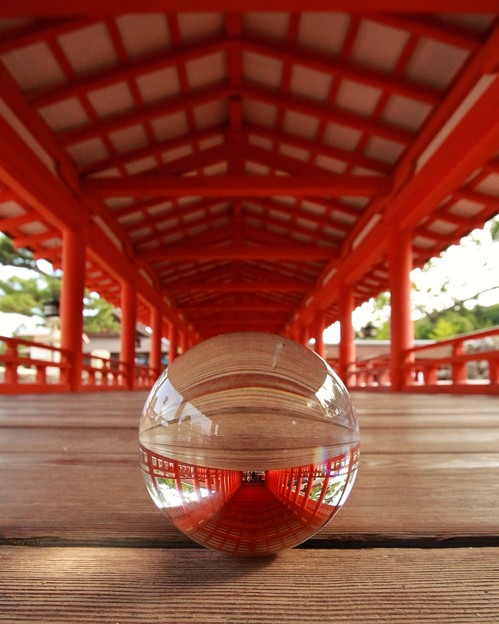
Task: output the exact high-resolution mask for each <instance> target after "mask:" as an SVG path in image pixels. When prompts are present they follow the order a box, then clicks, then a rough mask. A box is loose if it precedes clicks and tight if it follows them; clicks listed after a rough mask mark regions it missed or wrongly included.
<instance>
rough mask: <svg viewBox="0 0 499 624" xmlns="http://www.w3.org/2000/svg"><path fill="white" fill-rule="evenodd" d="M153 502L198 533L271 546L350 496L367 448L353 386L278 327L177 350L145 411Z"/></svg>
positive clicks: (309, 531) (299, 534)
mask: <svg viewBox="0 0 499 624" xmlns="http://www.w3.org/2000/svg"><path fill="white" fill-rule="evenodd" d="M139 442H140V460H141V466H142V471H143V475H144V479H145V482H146V486H147V489H148V491H149V493H150V495H151V497H152V499H153V500H154V502H155V503H156V505H157V506H158V507H159V508H160V509H161V510H162V511H163V512H164V513H165V514H166V515H167V516H168V517H169V518H170V519H171V521H172V522H173V523H174V524H175V526H176V527H177V528H178V529H180V530H181V531H182V532H183V533H185V534H186V535H187V536H189V537H190V538H191V539H193V540H195V541H196V542H199V543H200V544H203V545H205V546H207V547H209V548H214V549H217V550H222V551H225V552H230V553H234V554H241V555H256V554H268V553H275V552H278V551H279V550H282V549H284V548H291V547H293V546H296V545H297V544H299V543H301V542H303V541H305V540H306V539H308V538H310V537H311V536H312V535H314V534H315V533H316V532H317V531H318V530H319V529H320V528H321V527H323V526H324V524H325V523H326V522H328V521H329V520H330V519H331V518H332V517H333V516H334V515H335V513H336V512H337V511H338V510H339V509H340V508H341V506H342V505H343V503H344V502H345V501H346V499H347V497H348V495H349V492H350V490H351V488H352V486H353V483H354V480H355V476H356V473H357V467H358V460H359V428H358V424H357V419H356V416H355V410H354V408H353V405H352V402H351V400H350V397H349V394H348V392H347V390H346V388H345V386H344V385H343V383H342V382H341V380H340V379H339V378H338V376H337V375H336V374H335V373H334V371H333V370H332V369H331V367H330V366H329V365H328V364H327V363H326V362H325V361H324V360H323V359H322V358H320V357H319V356H318V355H317V354H316V353H314V352H313V351H311V350H310V349H307V348H305V347H303V346H302V345H299V344H298V343H296V342H293V341H292V340H288V339H286V338H283V337H281V336H277V335H274V334H265V333H257V332H243V333H238V334H224V335H221V336H217V337H216V338H211V339H209V340H206V341H205V342H202V343H200V344H198V345H196V346H195V347H193V348H192V349H190V350H188V351H187V352H186V353H184V354H183V355H181V356H180V357H178V358H177V359H175V360H174V361H173V362H172V363H171V364H170V366H169V367H168V368H167V369H166V370H165V371H164V372H163V373H162V375H161V376H160V377H159V378H158V380H157V381H156V383H155V385H154V387H153V388H152V390H151V392H150V394H149V396H148V398H147V401H146V404H145V407H144V410H143V413H142V418H141V421H140V431H139Z"/></svg>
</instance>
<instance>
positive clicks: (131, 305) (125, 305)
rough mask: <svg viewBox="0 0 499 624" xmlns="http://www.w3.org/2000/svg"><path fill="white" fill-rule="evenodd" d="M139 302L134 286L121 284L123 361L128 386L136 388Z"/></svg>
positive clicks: (131, 388)
mask: <svg viewBox="0 0 499 624" xmlns="http://www.w3.org/2000/svg"><path fill="white" fill-rule="evenodd" d="M136 323H137V301H136V297H135V288H134V285H133V284H132V283H131V282H129V281H123V282H122V284H121V361H122V362H123V363H124V364H125V366H126V370H127V386H128V388H129V390H133V388H134V387H135V338H136V327H135V326H136Z"/></svg>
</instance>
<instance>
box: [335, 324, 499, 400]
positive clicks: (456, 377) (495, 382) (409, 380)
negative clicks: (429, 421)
mask: <svg viewBox="0 0 499 624" xmlns="http://www.w3.org/2000/svg"><path fill="white" fill-rule="evenodd" d="M405 355H406V358H405V361H406V364H405V367H404V372H405V374H404V379H405V383H404V386H403V390H404V391H406V392H451V393H477V394H499V327H497V326H496V327H491V328H489V329H486V330H480V331H476V332H471V333H468V334H462V335H460V336H456V337H455V338H450V339H448V340H440V341H437V342H434V343H430V344H424V345H418V346H415V347H414V348H412V349H408V350H407V351H406V352H405ZM390 363H391V359H390V355H389V354H384V355H381V356H375V357H372V358H366V359H363V360H357V361H355V362H350V363H349V364H348V368H347V373H346V379H345V382H346V384H347V386H348V387H349V389H351V390H370V391H372V390H389V389H390V388H391V379H390V374H391V373H390ZM332 364H333V365H334V363H332Z"/></svg>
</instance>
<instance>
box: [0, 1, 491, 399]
mask: <svg viewBox="0 0 499 624" xmlns="http://www.w3.org/2000/svg"><path fill="white" fill-rule="evenodd" d="M263 4H265V6H263ZM262 8H263V10H262ZM497 19H498V14H497V3H496V2H495V1H494V0H474V1H471V0H460V1H458V2H449V1H442V2H438V3H436V4H435V3H432V2H429V1H428V0H418V1H417V2H404V3H398V2H394V1H393V0H373V1H372V2H370V3H369V10H368V11H367V10H366V9H365V8H363V5H362V4H361V3H355V2H354V3H342V2H324V1H323V0H317V1H314V0H312V1H311V2H290V3H289V5H288V3H287V2H286V1H285V0H271V1H270V2H268V3H261V2H258V1H256V2H251V1H250V2H213V3H203V2H191V3H189V12H183V11H181V10H179V5H178V2H172V1H171V0H161V1H159V0H157V1H154V0H148V1H146V2H141V1H140V2H139V0H131V1H129V2H127V3H126V10H125V8H124V5H123V4H122V3H121V2H118V1H117V0H116V1H110V2H106V3H98V2H94V1H93V0H83V1H81V2H78V3H76V4H75V6H72V5H68V3H67V2H62V1H61V0H56V1H54V0H50V1H49V0H40V1H39V2H37V3H36V9H35V8H34V5H33V3H32V2H30V1H28V0H19V1H17V2H15V3H14V2H2V4H1V6H0V230H1V231H2V232H5V233H7V234H8V235H9V236H11V237H12V239H13V241H14V244H15V245H17V246H26V247H29V248H30V249H31V250H32V251H33V252H34V253H35V255H36V257H38V258H45V259H47V260H50V261H51V262H53V263H54V266H55V267H60V268H61V269H62V271H63V274H64V280H63V289H62V301H61V322H62V328H61V331H62V336H61V351H60V353H58V354H57V357H55V358H54V359H55V360H59V361H60V362H61V366H62V370H61V375H62V377H61V388H60V389H64V390H78V389H81V388H82V385H90V386H92V385H94V381H95V375H94V372H95V370H94V369H95V368H97V369H99V370H102V368H105V369H109V376H107V375H106V376H105V381H106V385H113V384H114V385H121V386H122V387H127V388H133V387H134V386H136V385H139V387H140V386H141V385H142V384H144V385H147V384H149V383H150V380H151V379H153V378H154V377H155V376H156V375H157V373H158V370H159V368H160V361H161V353H160V351H161V338H162V337H163V336H165V337H168V338H169V341H170V352H171V353H170V357H171V358H174V357H175V355H176V354H177V353H178V352H181V351H182V350H185V349H186V348H188V347H189V346H191V345H193V344H195V343H196V342H198V341H199V340H202V339H204V338H206V337H208V336H211V335H214V334H217V333H221V332H228V331H239V330H263V331H273V332H276V333H280V334H282V335H286V336H288V337H292V338H294V339H295V340H297V341H299V342H303V343H308V341H309V340H310V339H314V340H315V347H314V348H315V349H316V350H317V351H318V352H319V353H320V354H324V345H323V341H322V333H323V330H324V328H325V327H326V326H328V325H330V324H331V323H332V322H334V321H337V320H339V321H340V323H341V327H342V333H341V346H340V353H339V361H338V369H339V371H340V374H341V375H342V376H343V378H344V379H347V378H348V376H349V375H350V373H351V372H352V370H351V364H352V362H353V361H354V360H355V349H354V341H353V338H354V336H353V330H352V323H351V316H352V311H353V309H354V308H355V306H357V305H359V304H361V303H363V302H364V301H366V300H368V299H369V298H370V297H372V296H376V295H377V294H378V293H380V292H382V291H385V290H389V291H390V293H391V306H392V327H391V337H392V348H391V353H390V357H389V360H388V364H386V362H385V366H384V368H385V369H386V374H385V373H384V374H383V377H384V382H383V383H384V384H389V385H390V387H391V388H392V390H396V391H399V390H403V389H407V387H408V386H410V385H411V384H412V383H413V382H414V381H415V380H417V379H418V378H421V371H416V370H415V369H414V366H413V365H412V364H413V360H414V353H413V351H412V347H413V331H412V323H411V320H410V304H409V297H410V280H409V272H410V270H411V269H412V268H413V267H418V266H422V265H423V264H424V262H425V261H426V260H428V259H429V258H431V257H433V256H435V255H438V254H439V253H440V252H441V251H442V250H443V249H445V248H446V247H447V246H448V245H450V244H451V243H454V242H457V241H458V240H459V238H460V237H461V236H462V235H463V234H466V233H467V232H469V231H470V230H472V229H473V228H474V227H478V226H481V225H483V223H484V222H485V221H486V220H487V219H489V218H490V217H492V216H494V215H495V214H496V213H497V210H498V196H499V168H498V161H497V147H498V143H499V142H498V139H499V116H498V115H497V110H498V102H499V79H498V73H497V72H498V63H499V26H498V21H497ZM85 288H89V289H90V290H94V291H97V292H98V293H99V294H100V295H102V296H103V297H105V298H106V299H108V300H109V301H111V302H112V303H114V304H115V305H116V306H118V307H119V308H120V309H121V318H122V341H121V344H122V347H121V354H120V358H119V359H120V361H119V362H117V363H113V364H111V363H102V362H101V364H100V365H99V366H92V365H91V364H90V363H88V362H85V361H84V359H83V358H82V346H81V334H82V299H83V293H84V289H85ZM137 321H140V322H142V323H143V324H144V325H146V326H149V327H150V328H151V329H152V350H151V361H150V369H151V370H150V371H141V372H140V374H139V375H137V371H136V369H135V362H134V359H135V357H134V356H135V326H136V322H137ZM5 348H7V352H8V355H9V358H10V359H9V362H10V365H9V364H8V365H7V372H6V374H7V380H6V381H7V384H10V385H12V384H14V385H15V384H16V382H17V378H16V374H15V373H16V371H17V366H18V364H21V362H19V361H17V360H16V358H17V357H18V356H19V354H20V353H21V352H22V350H23V349H22V345H19V344H17V343H16V344H13V343H11V344H9V345H7V347H5ZM453 355H456V356H457V357H461V356H462V355H463V353H462V352H459V350H458V352H457V353H455V354H453ZM447 364H449V362H447ZM450 364H452V365H455V369H456V370H457V368H458V366H457V365H458V364H459V365H460V367H461V370H460V372H457V373H456V375H455V377H454V379H455V381H456V385H457V383H459V384H462V383H463V380H464V377H465V374H464V373H463V371H464V369H465V368H466V364H465V363H464V362H463V361H462V359H461V360H460V361H459V362H457V361H453V362H450ZM424 371H425V374H426V376H427V378H428V379H429V382H430V383H433V380H434V379H435V369H434V367H433V369H432V367H431V366H430V365H427V366H425V367H424ZM418 375H419V377H418ZM458 380H459V382H458ZM350 381H352V380H350ZM489 381H490V384H489V386H490V388H492V390H493V391H497V360H494V362H492V363H491V364H490V375H489ZM115 382H116V383H115ZM44 384H45V379H44V371H43V370H41V369H40V371H39V376H38V378H37V380H36V386H37V387H33V388H32V390H36V391H39V390H40V389H41V387H42V386H43V385H44ZM101 385H102V384H101ZM351 385H355V384H353V383H352V384H351ZM490 388H489V389H490ZM54 389H55V388H52V390H54ZM24 390H25V391H27V390H28V388H27V387H25V388H24ZM6 391H17V389H16V388H15V387H14V388H11V389H10V390H8V389H7V387H6Z"/></svg>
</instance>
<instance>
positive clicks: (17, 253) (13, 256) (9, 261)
mask: <svg viewBox="0 0 499 624" xmlns="http://www.w3.org/2000/svg"><path fill="white" fill-rule="evenodd" d="M0 265H4V266H13V267H17V268H22V269H29V270H30V271H36V272H37V273H44V271H42V270H41V269H40V267H39V266H38V265H37V263H36V260H35V258H34V257H33V254H32V253H31V251H30V250H29V249H15V247H14V246H13V244H12V241H11V239H10V238H9V237H8V236H5V235H4V234H0Z"/></svg>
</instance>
